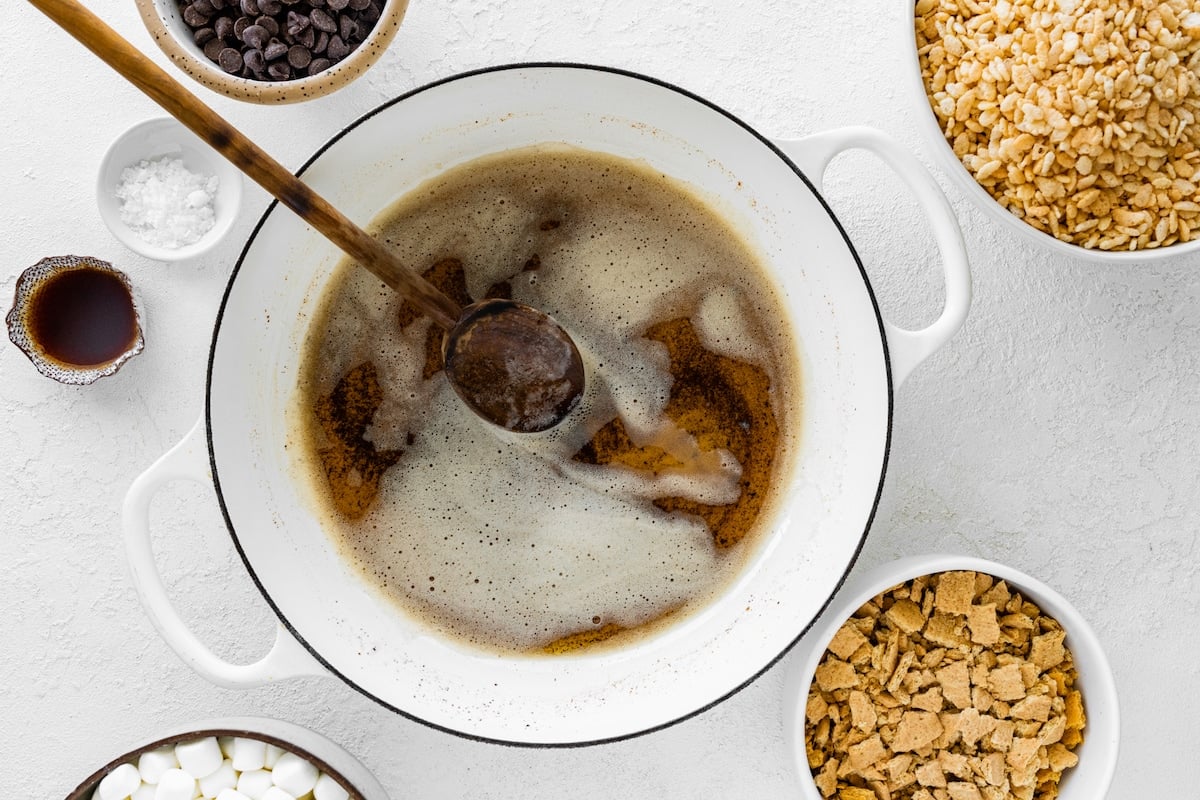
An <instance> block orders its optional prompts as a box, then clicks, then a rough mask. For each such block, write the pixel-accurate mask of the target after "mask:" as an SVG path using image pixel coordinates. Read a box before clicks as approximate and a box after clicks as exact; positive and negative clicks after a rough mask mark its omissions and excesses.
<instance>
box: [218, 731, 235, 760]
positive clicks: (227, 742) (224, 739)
mask: <svg viewBox="0 0 1200 800" xmlns="http://www.w3.org/2000/svg"><path fill="white" fill-rule="evenodd" d="M234 738H236V737H233V736H218V737H217V744H219V745H220V746H221V755H223V756H225V757H226V758H233V740H234Z"/></svg>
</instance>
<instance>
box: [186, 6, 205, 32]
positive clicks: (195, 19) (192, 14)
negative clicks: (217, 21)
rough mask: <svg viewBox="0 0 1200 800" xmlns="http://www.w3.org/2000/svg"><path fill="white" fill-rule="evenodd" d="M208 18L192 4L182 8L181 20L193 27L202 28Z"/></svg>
mask: <svg viewBox="0 0 1200 800" xmlns="http://www.w3.org/2000/svg"><path fill="white" fill-rule="evenodd" d="M208 20H209V16H208V15H207V14H202V13H200V12H199V11H197V10H196V6H194V5H190V6H187V7H186V8H184V9H183V21H184V22H186V23H187V24H188V25H189V26H191V27H193V28H203V27H204V26H205V25H207V24H208Z"/></svg>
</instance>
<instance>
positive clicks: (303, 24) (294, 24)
mask: <svg viewBox="0 0 1200 800" xmlns="http://www.w3.org/2000/svg"><path fill="white" fill-rule="evenodd" d="M311 24H312V22H311V21H309V19H308V16H307V15H305V14H297V13H296V12H295V11H289V12H288V13H287V32H288V35H289V36H295V35H296V34H298V33H300V31H302V30H304V29H305V28H307V27H308V26H309V25H311Z"/></svg>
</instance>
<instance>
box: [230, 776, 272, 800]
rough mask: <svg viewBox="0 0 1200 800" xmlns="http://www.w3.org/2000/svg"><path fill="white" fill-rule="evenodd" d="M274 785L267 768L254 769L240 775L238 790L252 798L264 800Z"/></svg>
mask: <svg viewBox="0 0 1200 800" xmlns="http://www.w3.org/2000/svg"><path fill="white" fill-rule="evenodd" d="M272 786H274V784H273V783H272V782H271V773H270V772H269V771H268V770H265V769H252V770H250V771H249V772H243V773H242V774H241V775H239V776H238V782H237V790H238V791H239V792H241V793H242V794H244V795H246V796H247V797H249V798H250V800H262V796H263V795H264V794H266V793H267V789H270V788H271V787H272Z"/></svg>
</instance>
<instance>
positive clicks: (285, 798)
mask: <svg viewBox="0 0 1200 800" xmlns="http://www.w3.org/2000/svg"><path fill="white" fill-rule="evenodd" d="M262 800H296V796H295V795H293V794H289V793H288V792H285V791H284V790H283V789H280V788H279V787H278V786H272V787H271V788H270V789H267V793H266V794H264V795H263V796H262Z"/></svg>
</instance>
